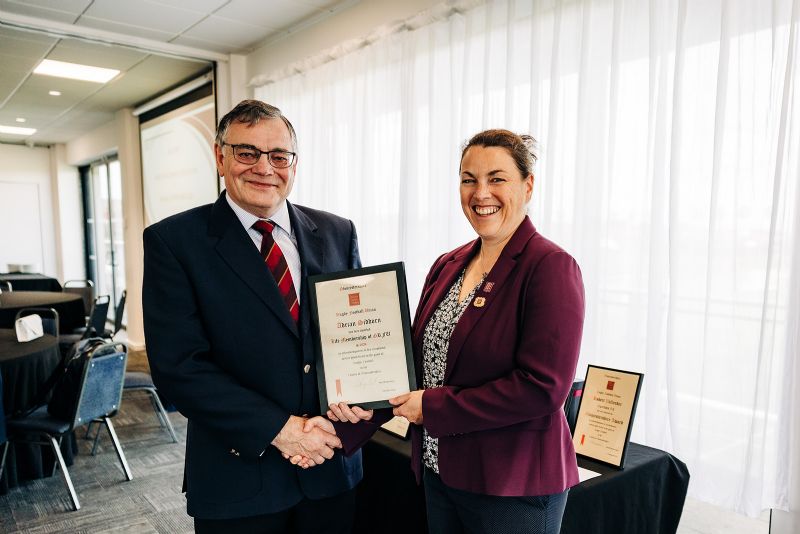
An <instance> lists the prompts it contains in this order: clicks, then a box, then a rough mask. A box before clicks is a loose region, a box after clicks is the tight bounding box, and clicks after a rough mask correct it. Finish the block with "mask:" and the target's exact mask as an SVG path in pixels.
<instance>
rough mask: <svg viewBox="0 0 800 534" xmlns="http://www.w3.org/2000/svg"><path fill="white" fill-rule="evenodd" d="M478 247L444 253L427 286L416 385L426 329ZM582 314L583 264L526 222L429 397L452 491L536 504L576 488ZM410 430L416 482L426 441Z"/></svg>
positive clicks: (469, 313) (418, 323) (473, 306)
mask: <svg viewBox="0 0 800 534" xmlns="http://www.w3.org/2000/svg"><path fill="white" fill-rule="evenodd" d="M479 249H480V242H479V240H476V241H473V242H472V243H468V244H467V245H464V246H462V247H460V248H457V249H456V250H454V251H452V252H448V253H447V254H444V255H443V256H441V257H440V258H439V259H438V260H437V261H436V262H435V263H434V265H433V267H432V268H431V270H430V273H429V274H428V277H427V279H426V280H425V285H424V287H423V290H422V297H421V299H420V302H419V306H418V307H417V313H416V317H415V319H414V333H413V345H414V357H415V359H416V366H417V373H418V376H417V383H418V384H422V383H423V382H422V375H421V372H422V361H421V360H422V340H423V335H424V332H425V327H426V325H427V324H428V322H429V321H430V319H431V317H432V315H433V313H434V311H435V310H436V308H437V307H438V306H439V303H441V301H442V299H443V298H444V297H445V295H446V294H447V292H448V291H449V290H450V287H451V286H452V285H453V283H454V282H455V281H456V279H457V278H458V276H459V275H460V274H461V272H462V271H463V270H464V268H465V267H466V266H467V264H468V263H469V261H470V259H471V258H472V257H473V256H475V254H477V253H478V251H479ZM479 299H481V300H479ZM583 315H584V293H583V281H582V278H581V272H580V269H579V268H578V265H577V263H575V260H574V259H572V257H571V256H570V255H569V254H567V253H566V252H564V251H563V250H562V249H561V248H560V247H558V246H557V245H556V244H554V243H553V242H551V241H548V240H547V239H545V238H544V237H542V235H541V234H539V233H538V232H537V231H536V229H535V228H534V226H533V224H532V223H531V221H530V219H528V218H527V217H526V218H525V220H524V221H523V222H522V224H521V225H520V226H519V227H518V228H517V230H516V232H515V233H514V235H513V236H512V237H511V239H510V240H509V241H508V243H506V246H505V248H504V249H503V252H502V253H501V254H500V257H499V258H498V260H497V262H496V263H495V265H494V267H493V268H492V270H491V272H490V273H489V274H488V276H487V277H486V279H485V281H484V284H483V286H482V287H481V289H480V290H479V291H478V292H477V293H476V294H475V298H474V300H473V301H472V302H471V303H470V304H469V305H468V307H467V308H466V310H465V311H464V313H463V315H462V316H461V318H460V319H459V321H458V324H457V325H456V327H455V330H453V334H452V335H451V337H450V345H449V347H448V351H447V364H446V367H445V374H444V385H443V386H442V387H439V388H432V389H427V390H425V394H424V395H423V398H422V414H423V418H424V420H423V426H424V427H425V429H427V431H428V433H429V434H430V435H431V436H432V437H434V438H439V474H440V475H441V478H442V481H443V482H444V483H445V484H447V485H448V486H450V487H452V488H457V489H460V490H464V491H470V492H473V493H482V494H487V495H505V496H513V495H516V496H521V495H530V496H532V495H549V494H552V493H560V492H562V491H563V490H564V489H566V488H568V487H570V486H573V485H575V484H577V483H578V468H577V463H576V460H575V450H574V448H573V446H572V439H571V436H570V433H569V427H568V426H567V421H566V418H565V416H564V410H563V406H564V401H565V400H566V398H567V394H568V393H569V389H570V386H571V385H572V382H573V378H574V377H575V367H576V365H577V362H578V354H579V352H580V345H581V333H582V331H583ZM411 428H412V431H413V435H412V439H413V445H412V468H413V469H414V471H415V473H416V475H417V479H418V480H419V478H420V471H421V468H422V460H421V458H422V432H421V430H420V427H418V426H416V425H412V427H411Z"/></svg>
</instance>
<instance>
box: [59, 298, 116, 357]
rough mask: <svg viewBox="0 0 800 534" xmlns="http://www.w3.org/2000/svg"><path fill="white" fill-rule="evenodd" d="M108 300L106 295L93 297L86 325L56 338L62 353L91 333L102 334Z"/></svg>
mask: <svg viewBox="0 0 800 534" xmlns="http://www.w3.org/2000/svg"><path fill="white" fill-rule="evenodd" d="M110 302H111V297H109V296H108V295H100V296H99V297H97V298H96V299H94V304H93V305H92V313H91V314H90V315H89V320H88V321H87V322H86V326H84V327H82V328H76V329H75V330H73V331H72V333H71V334H64V335H62V336H60V337H59V338H58V343H59V345H60V347H61V352H62V353H66V351H67V350H69V348H70V347H71V346H72V345H74V344H75V343H77V342H78V341H80V340H81V339H86V338H88V337H91V336H93V335H94V336H98V337H101V336H102V335H103V333H104V332H105V330H106V317H107V316H108V305H109V303H110Z"/></svg>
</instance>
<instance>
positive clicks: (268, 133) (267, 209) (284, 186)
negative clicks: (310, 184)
mask: <svg viewBox="0 0 800 534" xmlns="http://www.w3.org/2000/svg"><path fill="white" fill-rule="evenodd" d="M224 141H225V143H226V144H225V145H224V146H222V147H221V146H219V145H214V153H215V156H216V160H217V172H219V174H220V176H223V177H224V178H225V189H227V191H228V195H229V196H230V197H231V200H233V201H234V202H235V203H236V204H237V205H239V206H240V207H241V208H243V209H244V210H246V211H247V212H249V213H252V214H253V215H255V216H257V217H261V218H264V219H266V218H269V217H271V216H272V215H273V214H274V213H275V212H276V211H277V210H278V207H279V206H280V204H281V202H283V201H284V200H285V199H286V197H287V196H289V193H291V191H292V186H293V185H294V174H295V171H296V170H297V158H295V160H294V163H293V164H292V165H291V166H290V167H287V168H285V169H276V168H274V167H273V166H272V165H270V162H269V157H268V156H267V154H262V155H261V158H259V160H258V162H257V163H256V164H255V165H245V164H243V163H239V162H238V161H236V159H235V158H234V157H233V148H232V147H230V146H228V145H251V146H253V147H255V148H257V149H259V150H261V151H262V152H267V151H269V150H285V151H287V152H294V148H293V147H292V137H291V135H290V134H289V128H288V127H287V126H286V124H285V123H284V122H283V121H282V120H281V119H262V120H260V121H258V123H257V124H255V125H254V126H249V125H247V124H246V123H241V122H235V121H234V122H232V123H231V125H230V127H229V128H228V133H227V135H226V138H225V140H224Z"/></svg>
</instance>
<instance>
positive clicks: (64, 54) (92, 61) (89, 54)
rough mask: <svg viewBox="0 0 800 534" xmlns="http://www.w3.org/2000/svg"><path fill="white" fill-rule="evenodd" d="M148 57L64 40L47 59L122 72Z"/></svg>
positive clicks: (115, 47) (129, 51) (142, 54)
mask: <svg viewBox="0 0 800 534" xmlns="http://www.w3.org/2000/svg"><path fill="white" fill-rule="evenodd" d="M148 55H149V54H147V53H145V52H139V51H137V50H132V49H130V48H124V47H121V46H112V45H103V44H97V43H87V42H83V41H76V40H74V39H64V40H62V41H61V42H60V43H58V45H56V47H55V48H54V49H53V51H52V52H50V54H48V56H47V58H48V59H53V60H56V61H67V62H69V63H80V64H81V65H92V66H95V67H103V68H107V69H117V70H122V71H124V70H127V69H129V68H130V67H132V66H134V65H136V64H137V63H139V62H140V61H142V60H144V59H145V58H146V57H147V56H148Z"/></svg>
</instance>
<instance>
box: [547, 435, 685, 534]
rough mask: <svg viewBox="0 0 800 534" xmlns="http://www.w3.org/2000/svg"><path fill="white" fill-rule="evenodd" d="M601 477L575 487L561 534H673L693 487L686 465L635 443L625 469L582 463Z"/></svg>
mask: <svg viewBox="0 0 800 534" xmlns="http://www.w3.org/2000/svg"><path fill="white" fill-rule="evenodd" d="M578 465H580V466H581V467H583V468H585V469H589V470H590V471H595V472H597V473H601V475H602V476H599V477H596V478H592V479H589V480H587V481H585V482H582V483H581V484H578V485H577V486H575V487H574V488H572V489H571V490H570V492H569V499H567V509H566V510H565V511H564V521H563V523H562V524H561V534H585V533H586V532H592V533H593V534H618V533H625V532H630V533H634V532H635V533H637V534H668V533H673V534H674V533H675V532H677V530H678V523H679V522H680V519H681V512H682V511H683V503H684V500H685V499H686V490H687V489H688V487H689V470H688V469H687V468H686V464H684V463H683V462H681V461H680V460H678V459H677V458H675V457H674V456H672V455H671V454H668V453H666V452H664V451H662V450H659V449H653V448H652V447H646V446H644V445H639V444H638V443H631V444H630V445H629V446H628V453H627V457H626V459H625V469H623V470H618V469H614V468H613V467H608V466H605V465H604V464H601V463H598V462H594V461H592V460H588V459H586V458H578Z"/></svg>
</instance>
